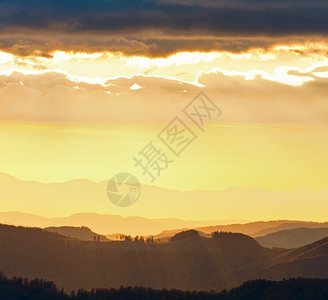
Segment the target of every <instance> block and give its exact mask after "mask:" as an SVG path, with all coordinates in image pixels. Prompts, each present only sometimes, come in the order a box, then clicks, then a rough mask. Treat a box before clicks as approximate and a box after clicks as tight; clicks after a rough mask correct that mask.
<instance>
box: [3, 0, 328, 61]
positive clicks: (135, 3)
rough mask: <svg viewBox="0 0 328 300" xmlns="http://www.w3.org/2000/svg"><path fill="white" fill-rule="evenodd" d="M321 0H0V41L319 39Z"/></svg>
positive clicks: (39, 45)
mask: <svg viewBox="0 0 328 300" xmlns="http://www.w3.org/2000/svg"><path fill="white" fill-rule="evenodd" d="M327 15H328V3H327V1H324V0H314V1H311V2H309V1H305V0H298V1H296V0H287V1H282V0H275V1H274V0H261V1H260V0H249V1H245V0H235V1H227V0H217V1H214V0H205V1H194V0H190V1H186V0H121V1H117V0H92V1H91V0H47V1H44V0H10V1H9V0H5V1H0V47H1V48H2V49H9V50H10V51H13V52H16V53H18V54H21V55H24V54H25V53H29V54H30V53H31V51H35V50H40V51H41V52H44V53H45V54H46V53H47V52H49V50H51V49H54V48H60V49H61V48H64V47H71V49H72V50H75V49H78V50H83V48H86V49H84V50H87V51H88V50H89V49H90V50H92V49H96V48H98V49H101V50H105V49H108V50H110V51H123V52H126V53H128V54H133V53H141V54H145V55H155V56H156V55H157V56H158V55H167V54H169V53H172V52H175V51H178V50H180V49H181V50H193V49H194V48H198V49H202V48H205V50H215V49H220V50H221V49H225V50H229V51H242V50H246V49H248V48H250V47H266V46H268V45H272V44H273V43H276V42H277V41H280V40H282V39H288V40H289V41H290V38H291V37H292V39H293V40H296V39H301V40H302V39H320V38H322V39H324V38H326V37H327V35H328V18H327Z"/></svg>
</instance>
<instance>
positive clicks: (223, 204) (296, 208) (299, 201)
mask: <svg viewBox="0 0 328 300" xmlns="http://www.w3.org/2000/svg"><path fill="white" fill-rule="evenodd" d="M110 177H111V176H109V178H110ZM106 185H107V181H102V182H99V183H95V182H92V181H90V180H84V179H81V180H72V181H68V182H62V183H48V184H45V183H39V182H34V181H22V180H18V179H16V178H14V177H12V176H9V175H7V174H3V173H1V174H0V186H1V189H0V199H6V200H4V201H3V203H2V205H1V211H3V212H4V211H23V212H26V213H31V214H35V215H39V216H47V217H53V216H69V215H72V214H74V213H76V212H96V213H98V214H111V215H120V216H141V217H146V218H148V219H160V218H167V216H170V218H177V219H183V220H204V221H205V223H202V224H198V225H196V224H193V226H207V225H217V224H229V223H240V222H241V221H242V222H243V223H244V222H246V221H245V219H246V218H247V219H246V220H249V221H251V220H272V219H281V220H282V219H289V220H290V219H292V220H313V221H325V220H326V211H328V202H327V200H326V199H327V198H328V190H321V191H319V190H318V191H311V190H294V191H280V192H278V191H270V190H265V189H257V188H238V187H230V188H227V189H225V190H222V191H200V190H194V191H183V192H180V191H174V190H168V189H164V188H159V187H155V186H150V185H142V194H141V198H140V199H139V200H138V201H137V202H136V203H135V204H134V205H133V206H131V207H129V208H128V209H121V208H118V207H116V206H115V205H113V204H112V203H111V202H110V201H109V200H108V199H107V197H106ZM309 199H311V201H309ZM31 202H33V205H31ZM245 211H247V215H246V216H245V213H244V212H245ZM218 221H219V223H218ZM206 222H207V223H206ZM53 225H54V226H56V224H53ZM60 225H71V224H60ZM76 225H79V226H82V225H85V226H88V227H90V226H89V224H76ZM49 226H50V225H49ZM182 227H190V226H189V225H182V224H179V226H173V227H171V226H167V224H166V225H165V228H163V227H162V230H164V229H173V228H182ZM141 230H142V229H141ZM96 231H98V232H99V233H102V234H107V233H108V230H105V228H102V229H101V230H99V228H97V230H96ZM148 233H150V234H156V233H158V229H155V230H154V231H152V232H148ZM139 234H146V232H139Z"/></svg>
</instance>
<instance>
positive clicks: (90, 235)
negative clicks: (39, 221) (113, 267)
mask: <svg viewBox="0 0 328 300" xmlns="http://www.w3.org/2000/svg"><path fill="white" fill-rule="evenodd" d="M45 230H46V231H49V232H56V233H59V234H61V235H64V236H67V237H70V238H73V239H79V240H82V241H94V240H98V239H99V240H100V241H108V239H107V238H106V237H105V236H103V235H99V234H97V233H95V232H93V231H92V230H91V229H90V228H88V227H85V226H82V227H73V226H61V227H47V228H45Z"/></svg>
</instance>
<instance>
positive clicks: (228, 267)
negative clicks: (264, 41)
mask: <svg viewBox="0 0 328 300" xmlns="http://www.w3.org/2000/svg"><path fill="white" fill-rule="evenodd" d="M0 245H1V247H0V270H1V271H3V272H4V274H6V275H7V276H9V277H12V276H20V277H24V278H44V279H47V280H50V281H53V282H55V284H56V285H57V286H58V287H60V288H62V287H63V288H65V290H67V291H69V290H72V289H79V288H84V289H91V288H110V287H113V288H119V287H120V286H145V287H151V288H155V289H162V288H168V289H171V288H176V289H181V290H221V289H223V288H231V287H235V286H238V285H240V284H241V283H242V282H244V281H246V280H252V279H257V278H274V279H278V280H279V279H282V278H284V277H286V278H288V277H295V276H299V275H301V276H304V277H313V278H314V277H320V278H328V261H327V259H326V258H327V254H328V249H327V247H326V246H325V241H322V242H320V243H318V244H316V245H312V246H311V245H310V246H309V247H310V248H309V249H306V250H305V249H303V250H301V252H300V253H298V252H295V251H296V250H294V252H293V251H292V252H291V251H287V250H279V249H267V248H264V247H262V246H260V245H259V244H258V243H257V242H256V241H255V240H254V239H252V238H250V237H248V236H245V235H243V234H231V233H218V234H216V235H214V238H204V237H199V236H198V237H197V236H196V237H190V238H186V239H182V240H178V241H176V242H171V243H168V244H145V243H141V242H129V241H127V242H86V241H78V240H73V239H69V238H67V237H64V236H61V235H59V234H55V233H50V232H47V231H44V230H41V229H31V228H22V227H13V226H4V225H1V226H0ZM309 251H310V252H311V251H312V252H311V253H312V256H310V257H308V256H307V253H309ZM304 259H308V260H307V263H306V264H305V263H304ZM291 265H292V266H293V268H291ZM319 266H320V267H319ZM300 270H302V272H301V271H300ZM307 271H308V272H307ZM293 272H294V273H293ZM294 275H295V276H294Z"/></svg>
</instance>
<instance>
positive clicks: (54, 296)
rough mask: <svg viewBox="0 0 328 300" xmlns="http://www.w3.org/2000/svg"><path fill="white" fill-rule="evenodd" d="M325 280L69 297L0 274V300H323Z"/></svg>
mask: <svg viewBox="0 0 328 300" xmlns="http://www.w3.org/2000/svg"><path fill="white" fill-rule="evenodd" d="M327 296H328V280H324V279H302V278H298V279H289V280H283V281H278V282H275V281H267V280H255V281H248V282H245V283H243V284H242V285H241V286H239V287H237V288H234V289H232V290H230V291H226V290H224V291H222V292H219V293H214V292H211V293H209V292H191V291H187V292H184V291H179V290H153V289H150V288H143V287H134V288H133V287H125V288H123V287H121V288H120V289H101V290H99V289H97V290H92V291H84V290H78V291H77V292H75V291H74V292H72V293H71V295H70V296H69V295H67V294H65V293H63V291H60V290H58V288H57V287H56V286H55V285H54V284H53V283H52V282H48V281H44V280H38V279H35V280H32V281H28V280H23V279H21V278H13V279H7V278H6V277H5V276H3V275H1V274H0V299H6V300H21V299H24V300H71V299H72V300H73V299H75V300H82V299H83V300H103V299H111V300H122V299H124V300H130V299H131V300H139V299H140V300H141V299H142V300H144V299H149V300H155V299H163V300H165V299H167V300H169V299H170V300H172V299H180V300H196V299H197V300H199V299H202V300H212V299H213V300H214V299H215V300H241V299H251V300H269V299H282V300H301V299H308V300H326V299H327Z"/></svg>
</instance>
